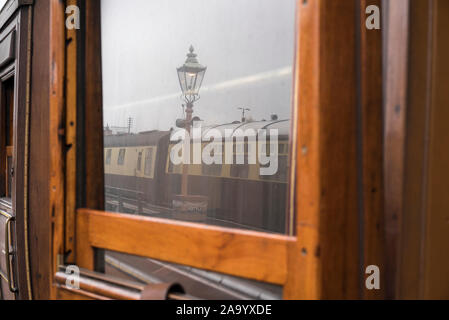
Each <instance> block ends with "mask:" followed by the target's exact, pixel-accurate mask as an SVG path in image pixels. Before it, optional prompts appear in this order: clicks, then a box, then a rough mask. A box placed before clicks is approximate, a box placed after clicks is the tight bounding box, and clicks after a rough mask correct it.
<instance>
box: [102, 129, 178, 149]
mask: <svg viewBox="0 0 449 320" xmlns="http://www.w3.org/2000/svg"><path fill="white" fill-rule="evenodd" d="M169 137H170V131H158V130H155V131H148V132H141V133H138V134H119V135H105V136H104V147H105V148H110V147H138V146H154V145H157V144H158V143H159V141H160V140H161V139H164V138H165V139H167V140H168V138H169Z"/></svg>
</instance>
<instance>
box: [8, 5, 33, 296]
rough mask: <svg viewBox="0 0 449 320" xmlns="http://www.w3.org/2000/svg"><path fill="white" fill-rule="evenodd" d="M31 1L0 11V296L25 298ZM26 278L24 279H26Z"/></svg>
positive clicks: (26, 289) (26, 293) (27, 268)
mask: <svg viewBox="0 0 449 320" xmlns="http://www.w3.org/2000/svg"><path fill="white" fill-rule="evenodd" d="M30 3H31V2H30V1H8V2H7V5H6V6H5V7H3V8H2V9H1V11H0V230H1V231H0V235H1V237H0V247H1V254H0V275H1V298H2V299H16V298H26V297H27V296H28V288H29V276H27V275H29V266H28V263H27V261H28V257H27V245H28V238H27V211H26V210H27V205H26V191H25V188H26V185H27V184H26V174H27V134H28V133H27V132H28V129H27V110H28V105H27V102H28V88H27V87H28V86H29V81H27V76H28V75H29V63H28V62H27V61H28V60H27V56H28V54H29V51H28V48H29V40H30V32H29V30H28V26H30V24H29V23H30V20H29V19H30V17H31V11H30V10H31V7H30V6H28V4H30ZM27 279H28V280H27Z"/></svg>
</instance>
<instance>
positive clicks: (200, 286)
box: [105, 251, 282, 300]
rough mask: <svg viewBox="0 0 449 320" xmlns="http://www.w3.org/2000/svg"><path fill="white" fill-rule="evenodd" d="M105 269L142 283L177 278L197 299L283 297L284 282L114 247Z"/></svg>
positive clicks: (106, 257)
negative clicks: (138, 253) (184, 263)
mask: <svg viewBox="0 0 449 320" xmlns="http://www.w3.org/2000/svg"><path fill="white" fill-rule="evenodd" d="M105 273H106V274H107V275H111V276H116V277H119V278H122V279H124V280H131V281H137V282H140V283H142V284H155V283H169V282H171V283H173V282H177V283H180V284H181V285H182V286H183V288H184V290H185V291H186V293H187V294H188V295H189V296H192V297H193V298H197V299H212V300H280V299H282V287H281V286H277V285H273V284H269V283H264V282H260V281H254V280H248V279H243V278H239V277H233V276H229V275H225V274H221V273H217V272H211V271H207V270H202V269H196V268H192V267H188V266H183V265H179V264H174V263H167V262H163V261H159V260H155V259H149V258H142V257H138V256H133V255H128V254H124V253H119V252H114V251H106V253H105Z"/></svg>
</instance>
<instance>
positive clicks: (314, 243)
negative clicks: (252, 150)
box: [284, 0, 360, 299]
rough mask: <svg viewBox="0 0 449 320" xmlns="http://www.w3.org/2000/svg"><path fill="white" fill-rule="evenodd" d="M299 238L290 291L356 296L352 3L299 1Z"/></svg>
mask: <svg viewBox="0 0 449 320" xmlns="http://www.w3.org/2000/svg"><path fill="white" fill-rule="evenodd" d="M298 6H299V18H298V20H299V35H298V37H299V38H298V41H299V44H298V46H299V53H298V57H297V61H296V65H297V66H296V68H297V69H296V70H297V71H296V74H297V77H298V78H297V79H296V80H297V83H296V86H297V87H296V90H297V101H299V105H298V106H297V107H298V108H299V113H298V116H299V120H298V126H299V130H298V136H297V137H296V139H297V144H298V146H299V148H298V149H299V150H300V152H301V154H300V155H298V160H297V161H298V162H297V165H296V167H297V168H298V169H297V172H296V175H297V176H296V181H297V185H296V200H295V202H296V220H297V231H296V234H297V237H298V242H297V244H296V245H293V246H292V247H291V248H290V251H289V255H288V257H289V262H288V267H289V268H288V280H287V285H286V287H285V288H284V297H285V298H287V299H333V298H339V299H342V298H343V299H344V298H358V297H359V286H360V285H359V274H360V273H359V270H360V267H359V246H358V239H359V235H358V211H357V169H356V168H357V163H356V146H357V144H356V142H357V141H356V131H357V130H356V129H357V127H356V108H357V99H356V68H355V66H356V64H355V63H354V61H355V58H356V55H355V54H356V53H355V48H356V45H355V34H356V19H355V17H356V14H358V12H357V11H356V5H355V2H353V1H325V0H322V1H299V2H298Z"/></svg>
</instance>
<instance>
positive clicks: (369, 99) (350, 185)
mask: <svg viewBox="0 0 449 320" xmlns="http://www.w3.org/2000/svg"><path fill="white" fill-rule="evenodd" d="M380 2H381V1H380V0H362V1H360V3H359V1H347V2H344V3H342V2H338V3H337V1H332V0H331V1H325V0H317V1H302V0H301V1H300V0H298V1H297V11H296V16H297V25H296V31H297V32H296V46H295V69H294V70H295V71H294V77H293V78H294V79H293V88H294V97H293V111H292V119H293V121H292V123H293V126H292V127H293V128H292V135H291V136H292V139H291V140H292V141H291V142H290V143H291V145H290V146H289V150H292V152H291V156H290V157H291V171H290V172H291V174H290V176H289V183H290V188H289V206H288V207H289V211H290V212H292V213H294V218H291V219H290V223H289V228H288V230H289V234H292V235H293V234H295V236H283V235H271V234H267V233H260V232H250V231H244V230H234V229H227V228H220V227H212V226H207V225H200V224H194V223H185V222H179V221H169V220H162V219H154V218H148V217H141V216H130V215H123V214H117V213H108V212H104V211H102V210H103V209H104V172H103V165H104V164H103V156H104V152H103V125H102V89H101V87H102V73H101V56H100V54H99V53H100V52H101V41H100V35H101V32H100V16H101V15H100V1H99V0H89V1H77V0H68V1H67V4H77V5H79V7H80V8H81V17H82V19H81V29H80V30H79V31H76V30H67V31H65V29H63V26H64V18H65V17H64V14H63V12H64V4H63V2H60V1H56V0H51V3H50V10H51V15H50V16H51V17H52V19H51V22H50V23H51V24H52V26H53V27H52V28H50V29H51V30H52V31H51V33H52V36H51V41H50V56H51V57H52V58H51V59H52V65H56V66H61V68H55V69H54V70H55V71H54V74H53V77H52V83H51V90H52V91H51V92H52V95H50V101H49V102H50V111H51V112H50V114H51V115H52V118H53V120H54V121H53V122H52V123H54V125H56V124H57V123H64V122H65V123H66V124H67V126H66V132H65V138H66V141H65V142H66V144H68V143H69V144H70V145H71V146H72V148H71V149H70V150H69V151H68V152H65V153H63V152H61V151H58V149H57V146H58V143H55V146H54V147H52V148H51V150H52V156H53V157H54V158H53V159H54V160H52V161H53V163H52V165H54V166H56V167H60V168H64V170H65V171H63V172H61V175H62V176H64V175H65V180H64V179H62V176H59V175H56V176H55V177H54V178H53V181H51V183H52V185H57V188H58V190H64V192H63V193H61V195H60V196H59V197H63V195H64V194H65V197H66V199H65V201H64V199H60V198H58V197H57V196H53V197H52V198H51V199H50V200H51V202H52V203H53V205H56V209H57V210H56V212H63V214H58V213H56V216H55V217H54V218H53V221H54V231H53V247H52V248H53V253H52V254H53V270H58V268H59V265H60V264H61V263H65V264H68V263H75V264H77V265H78V266H80V267H82V268H85V269H88V270H99V271H101V269H102V265H101V250H102V249H107V250H114V251H119V252H124V253H131V254H136V255H139V256H143V257H150V258H155V259H161V260H164V261H167V262H174V263H180V264H185V265H189V266H192V267H197V268H204V269H207V270H211V271H218V272H223V273H226V274H231V275H234V276H240V277H245V278H249V279H254V280H259V281H265V282H269V283H274V284H278V285H282V286H283V288H284V290H283V297H284V298H285V299H323V298H324V299H326V298H355V299H357V298H382V297H383V294H384V293H383V292H384V291H383V290H377V291H368V290H365V289H364V287H363V286H362V285H361V283H364V282H363V281H362V280H363V278H362V277H363V275H364V273H363V271H364V270H363V266H365V265H367V264H371V263H370V261H375V264H377V265H380V266H381V267H382V266H383V234H382V232H383V231H382V230H383V228H379V227H378V226H379V224H382V221H383V210H382V201H383V199H382V194H383V192H382V190H383V183H382V165H381V163H382V162H381V161H378V157H370V155H373V154H374V155H376V156H380V157H381V156H382V139H381V137H382V135H381V132H382V108H381V105H382V74H381V70H382V68H381V64H382V41H381V40H382V38H381V35H380V31H377V32H376V31H374V32H371V33H370V32H369V31H368V30H367V29H366V28H365V27H364V23H363V21H364V17H365V12H364V8H365V7H366V6H367V5H368V4H375V5H378V6H380V5H381V3H380ZM336 57H338V59H339V60H338V63H335V60H336ZM354 61H357V63H354ZM63 66H67V68H64V67H63ZM343 74H344V75H345V76H344V77H342V76H341V75H343ZM65 79H66V81H65ZM336 83H338V85H335V84H336ZM61 84H64V85H61ZM64 92H65V94H66V99H64ZM60 101H65V102H66V103H65V110H61V108H59V106H60V104H59V103H60ZM64 116H65V119H64ZM337 119H338V121H337ZM50 129H52V127H51V128H50ZM53 129H56V128H53ZM56 132H58V130H56ZM56 138H58V137H57V136H56V135H53V136H51V139H50V141H51V140H52V139H56ZM77 153H78V156H76V154H77ZM99 155H101V156H99ZM329 159H332V161H329ZM63 163H64V164H65V166H63ZM373 173H374V174H373ZM77 185H78V186H79V185H82V186H83V188H82V194H80V192H79V189H80V188H77ZM77 190H78V192H77ZM373 190H375V192H373ZM363 195H365V197H364V198H363V201H361V200H360V199H361V198H362V196H363ZM62 203H64V204H65V205H64V206H62V207H61V204H62ZM83 207H84V208H87V209H77V208H83ZM63 208H64V210H62V209H63ZM59 210H61V211H59ZM361 229H363V232H362V231H361ZM136 235H139V237H136ZM198 243H201V246H199V245H198ZM186 252H189V254H186ZM361 252H363V254H361ZM99 253H100V254H99ZM98 257H100V259H98ZM53 279H56V276H55V275H53ZM54 281H55V283H56V280H54ZM383 287H384V286H383V285H382V288H383ZM66 289H67V288H64V287H63V286H58V285H56V286H55V287H54V288H53V289H52V290H53V291H52V292H53V293H52V295H53V297H58V296H59V297H66V298H67V297H68V296H70V294H69V293H68V291H67V290H66ZM81 295H82V294H81ZM79 296H80V293H78V294H76V297H79Z"/></svg>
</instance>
